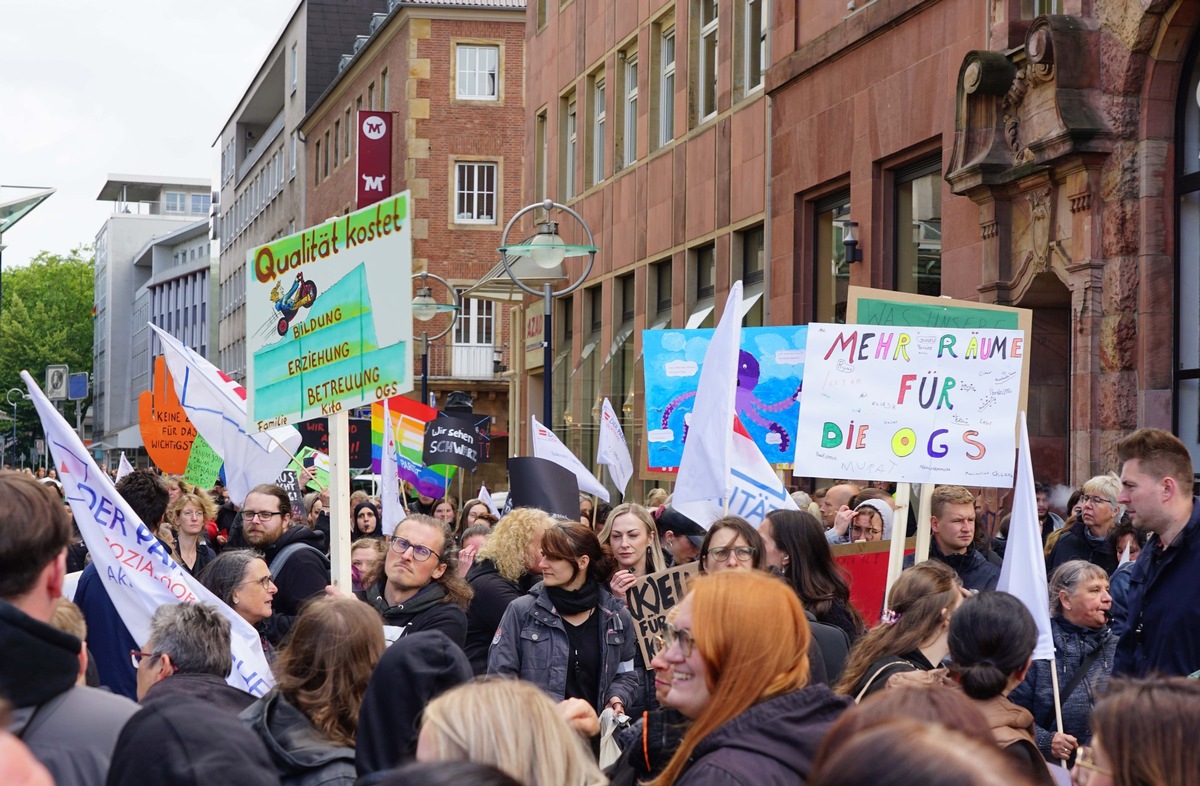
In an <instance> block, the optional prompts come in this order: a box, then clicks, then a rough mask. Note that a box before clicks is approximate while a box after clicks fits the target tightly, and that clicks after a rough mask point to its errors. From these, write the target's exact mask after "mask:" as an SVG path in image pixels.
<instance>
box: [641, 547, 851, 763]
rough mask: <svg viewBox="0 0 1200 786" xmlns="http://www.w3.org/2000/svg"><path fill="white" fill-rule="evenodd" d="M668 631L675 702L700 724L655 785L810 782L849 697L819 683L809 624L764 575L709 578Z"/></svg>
mask: <svg viewBox="0 0 1200 786" xmlns="http://www.w3.org/2000/svg"><path fill="white" fill-rule="evenodd" d="M678 608H679V612H678V616H677V617H676V618H675V622H674V623H673V624H668V625H667V628H666V631H667V641H668V647H667V649H666V651H665V652H664V653H663V658H664V659H665V660H666V661H667V663H668V664H670V667H671V669H672V677H673V679H672V682H671V689H670V691H669V692H668V693H667V696H666V699H665V701H664V703H665V704H667V705H669V706H672V707H674V708H675V709H677V710H679V711H680V712H681V713H683V714H684V715H685V716H687V717H688V718H690V719H691V721H692V725H691V728H689V729H688V732H687V734H686V735H685V736H684V738H683V742H682V744H680V746H679V748H678V750H676V752H675V755H674V756H673V757H672V758H671V761H670V762H669V763H668V764H667V767H666V769H665V770H664V771H663V773H662V774H661V775H660V776H659V777H657V778H655V779H654V780H653V781H651V782H650V786H669V784H677V786H706V785H707V784H747V786H749V785H750V784H754V786H774V785H775V784H779V785H780V786H782V785H783V784H789V785H790V784H797V783H800V784H803V783H804V782H805V781H806V780H807V778H808V773H809V770H810V769H811V767H812V761H813V756H814V755H815V754H816V750H817V747H818V746H819V745H820V742H821V739H822V738H823V737H824V736H825V733H826V732H827V731H828V730H829V727H830V725H832V724H833V722H834V721H835V720H837V717H838V716H839V715H840V714H841V713H842V711H843V710H844V709H845V708H846V707H847V705H848V704H849V700H848V699H846V698H845V697H842V696H837V695H835V694H834V693H833V692H832V691H830V690H829V688H828V687H826V686H824V685H819V684H817V685H810V684H809V667H808V644H809V637H810V634H809V629H808V620H807V619H806V618H805V616H804V609H803V608H802V607H801V605H800V601H799V600H798V599H797V598H796V594H795V593H794V592H793V591H792V589H791V588H790V587H789V586H788V585H786V584H784V583H783V582H781V581H779V580H777V579H774V578H773V577H771V576H768V575H767V574H765V573H761V572H758V571H726V572H721V573H716V574H712V575H707V576H701V577H699V578H698V579H697V580H696V582H695V586H694V588H693V589H692V591H691V592H690V593H688V596H687V597H686V598H684V600H683V602H682V603H681V604H680V605H679V607H678Z"/></svg>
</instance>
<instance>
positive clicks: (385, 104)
mask: <svg viewBox="0 0 1200 786" xmlns="http://www.w3.org/2000/svg"><path fill="white" fill-rule="evenodd" d="M379 84H380V85H381V86H382V89H383V105H382V106H381V107H380V109H387V108H388V70H387V69H386V68H385V69H383V73H382V74H380V75H379Z"/></svg>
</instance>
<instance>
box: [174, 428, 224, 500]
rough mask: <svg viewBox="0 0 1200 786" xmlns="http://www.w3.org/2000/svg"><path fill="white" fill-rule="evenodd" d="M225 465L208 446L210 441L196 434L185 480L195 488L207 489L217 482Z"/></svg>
mask: <svg viewBox="0 0 1200 786" xmlns="http://www.w3.org/2000/svg"><path fill="white" fill-rule="evenodd" d="M223 463H224V462H223V461H222V460H221V457H220V456H218V455H217V452H216V451H215V450H213V449H212V446H210V445H209V444H208V440H206V439H205V438H204V437H203V435H201V434H196V439H195V441H194V442H192V451H191V453H189V454H188V461H187V467H186V468H185V469H184V472H183V479H184V480H185V481H187V482H188V483H191V484H192V485H194V486H199V487H200V488H205V489H206V488H208V487H210V486H211V485H212V484H213V482H214V481H216V479H217V475H218V474H220V472H221V464H223Z"/></svg>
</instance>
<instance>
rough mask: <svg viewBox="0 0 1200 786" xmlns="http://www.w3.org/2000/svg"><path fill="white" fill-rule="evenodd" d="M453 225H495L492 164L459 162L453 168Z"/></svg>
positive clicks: (494, 181) (494, 180) (493, 168)
mask: <svg viewBox="0 0 1200 786" xmlns="http://www.w3.org/2000/svg"><path fill="white" fill-rule="evenodd" d="M454 223H456V224H494V223H496V165H495V164H490V163H480V162H475V161H460V162H458V163H457V164H455V166H454Z"/></svg>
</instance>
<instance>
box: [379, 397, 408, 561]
mask: <svg viewBox="0 0 1200 786" xmlns="http://www.w3.org/2000/svg"><path fill="white" fill-rule="evenodd" d="M379 501H380V502H381V503H382V504H383V510H382V511H380V515H381V516H383V534H384V535H386V536H387V537H389V538H390V537H391V536H392V533H393V532H395V531H396V525H397V524H399V523H400V522H401V521H403V520H404V519H405V518H406V517H407V516H408V511H406V510H405V509H404V505H403V504H402V503H401V501H400V475H399V471H398V470H397V468H396V432H395V431H393V430H392V408H391V407H389V406H388V405H387V403H386V402H385V403H384V405H383V452H382V454H381V455H380V460H379Z"/></svg>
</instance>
